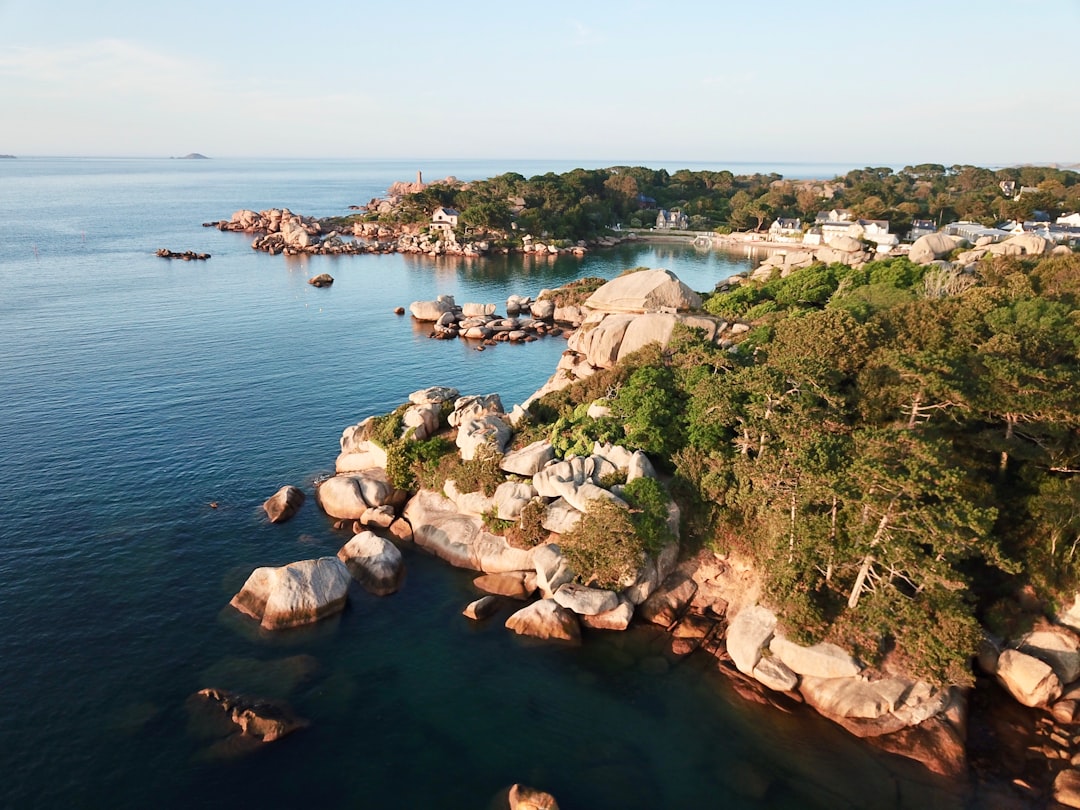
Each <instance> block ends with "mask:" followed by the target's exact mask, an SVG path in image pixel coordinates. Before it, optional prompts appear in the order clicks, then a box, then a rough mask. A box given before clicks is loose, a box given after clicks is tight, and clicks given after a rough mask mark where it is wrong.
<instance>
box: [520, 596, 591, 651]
mask: <svg viewBox="0 0 1080 810" xmlns="http://www.w3.org/2000/svg"><path fill="white" fill-rule="evenodd" d="M506 626H507V628H508V629H510V630H513V631H514V632H515V633H517V634H518V635H521V636H531V637H533V638H538V639H541V640H548V639H555V640H558V641H581V627H580V625H579V624H578V620H577V618H575V616H574V614H573V613H572V612H571V611H569V610H567V609H566V608H564V607H561V606H560V605H559V604H558V603H556V602H555V600H554V599H541V600H540V601H538V602H533V603H532V604H530V605H526V606H525V607H523V608H522V609H521V610H519V611H517V612H516V613H514V614H513V615H512V616H511V617H510V618H509V619H507V620H506Z"/></svg>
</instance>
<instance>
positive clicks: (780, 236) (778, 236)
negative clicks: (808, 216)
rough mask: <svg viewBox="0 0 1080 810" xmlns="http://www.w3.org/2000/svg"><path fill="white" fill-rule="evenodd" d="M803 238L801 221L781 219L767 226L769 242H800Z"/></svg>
mask: <svg viewBox="0 0 1080 810" xmlns="http://www.w3.org/2000/svg"><path fill="white" fill-rule="evenodd" d="M802 238H803V232H802V221H801V220H799V219H786V218H783V217H781V218H780V219H778V220H776V221H775V222H773V224H772V225H770V226H769V241H770V242H801V241H802Z"/></svg>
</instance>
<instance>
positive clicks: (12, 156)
mask: <svg viewBox="0 0 1080 810" xmlns="http://www.w3.org/2000/svg"><path fill="white" fill-rule="evenodd" d="M4 159H6V160H14V159H15V156H14V155H0V160H4Z"/></svg>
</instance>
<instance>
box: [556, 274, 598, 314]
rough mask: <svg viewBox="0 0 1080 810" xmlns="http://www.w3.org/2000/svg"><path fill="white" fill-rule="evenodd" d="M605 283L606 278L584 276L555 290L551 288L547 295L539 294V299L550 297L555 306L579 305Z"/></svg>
mask: <svg viewBox="0 0 1080 810" xmlns="http://www.w3.org/2000/svg"><path fill="white" fill-rule="evenodd" d="M605 284H607V279H604V278H597V277H596V276H586V277H585V278H579V279H577V280H576V281H571V282H570V283H569V284H564V285H563V286H561V287H559V288H558V289H557V290H551V291H550V292H549V293H548V294H547V295H543V296H541V298H540V300H542V301H544V300H549V299H550V300H552V301H554V302H555V306H557V307H569V306H581V305H582V304H584V303H585V300H586V299H587V298H588V297H589V296H590V295H592V294H593V293H594V292H596V291H597V290H599V289H600V288H601V287H603V286H604V285H605Z"/></svg>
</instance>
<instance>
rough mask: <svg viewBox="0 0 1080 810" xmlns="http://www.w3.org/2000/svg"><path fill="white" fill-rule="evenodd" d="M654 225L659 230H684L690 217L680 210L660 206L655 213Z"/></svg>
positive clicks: (687, 226) (688, 223)
mask: <svg viewBox="0 0 1080 810" xmlns="http://www.w3.org/2000/svg"><path fill="white" fill-rule="evenodd" d="M656 227H657V228H659V229H661V230H676V231H685V230H686V229H687V228H689V227H690V217H688V216H687V215H686V214H684V213H683V212H682V211H668V210H667V209H664V208H661V209H660V211H659V212H658V213H657V215H656Z"/></svg>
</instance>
